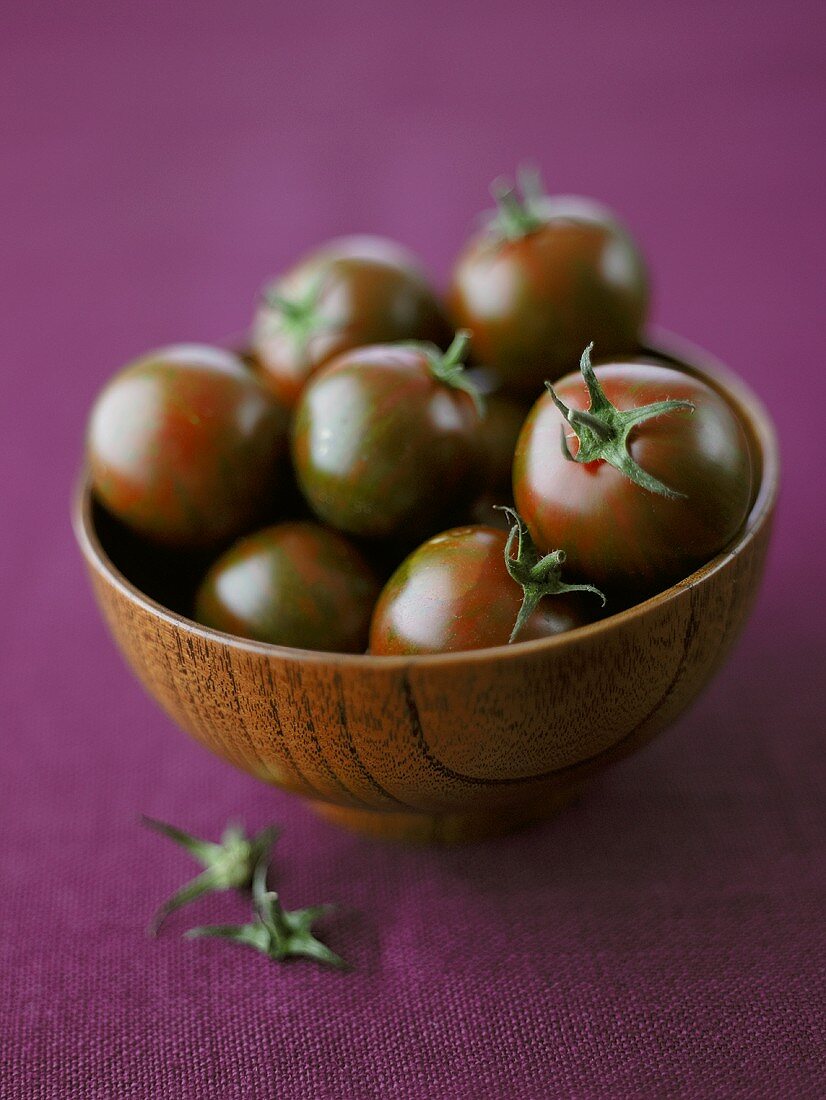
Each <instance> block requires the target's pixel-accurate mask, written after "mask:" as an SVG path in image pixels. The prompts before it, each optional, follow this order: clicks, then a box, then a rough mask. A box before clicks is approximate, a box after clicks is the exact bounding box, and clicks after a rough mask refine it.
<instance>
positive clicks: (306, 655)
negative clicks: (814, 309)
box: [72, 329, 780, 670]
mask: <svg viewBox="0 0 826 1100" xmlns="http://www.w3.org/2000/svg"><path fill="white" fill-rule="evenodd" d="M646 352H648V353H651V352H653V353H655V354H656V355H658V356H660V357H662V358H665V359H671V360H674V361H675V362H676V364H677V365H678V366H680V367H681V368H682V369H684V370H685V369H686V368H687V373H689V374H693V375H695V376H696V377H699V378H700V379H702V380H704V381H707V382H710V383H711V384H712V387H713V388H714V389H715V390H717V391H718V392H720V393H721V394H722V395H723V396H724V397H727V398H729V399H731V398H733V403H734V405H735V408H736V410H737V411H738V412H739V414H740V416H741V419H747V420H748V423H749V426H750V428H751V431H752V433H753V435H754V437H755V440H756V442H757V444H758V447H759V452H760V459H761V477H760V484H759V486H758V488H757V492H756V494H755V498H754V501H753V503H752V506H751V509H750V511H749V514H748V516H747V517H746V522H745V524H744V526H743V528H742V530H741V531H740V533H739V535H738V536H737V537H736V538H735V539H734V541H733V542H732V543H730V544H729V545H728V546H727V547H726V548H725V549H724V550H722V551H721V552H720V553H719V554H717V555H716V556H715V557H714V558H712V559H711V560H710V561H708V562H706V563H705V564H704V565H702V566H700V568H699V569H697V570H695V571H694V572H693V573H691V574H689V575H688V576H687V577H684V578H683V579H682V580H680V581H678V582H677V583H676V584H674V585H671V587H669V588H666V589H664V590H663V591H662V592H658V593H657V594H656V595H654V596H651V597H650V598H649V599H647V600H644V601H643V602H641V603H638V604H634V605H632V606H631V607H629V608H625V609H624V610H622V611H618V612H616V613H615V614H614V615H608V616H606V618H604V619H599V620H597V621H596V622H593V623H587V624H585V625H584V626H579V627H576V628H574V629H573V630H568V631H565V632H564V633H562V634H557V635H554V636H552V637H550V638H539V639H536V640H535V641H525V642H516V643H514V644H513V645H503V646H492V647H488V648H486V649H467V650H460V651H457V652H451V653H420V654H393V655H382V654H374V653H329V652H326V651H324V650H313V649H298V648H294V647H292V646H282V645H275V644H273V643H271V642H258V641H254V640H253V639H249V638H241V637H239V636H238V635H236V634H227V633H225V632H224V631H221V630H214V629H213V628H212V627H207V626H202V625H201V624H200V623H197V622H195V621H194V620H193V619H189V618H187V617H186V616H185V615H181V614H179V613H178V612H175V611H171V610H170V609H169V608H168V607H164V605H163V604H160V603H158V602H157V601H156V600H154V599H152V598H151V597H150V596H147V595H146V594H145V593H144V592H142V591H141V590H140V589H139V588H137V587H136V586H135V585H134V584H132V582H131V581H130V580H129V579H128V578H127V577H126V576H124V574H123V573H121V571H120V570H119V569H118V568H117V566H116V565H115V564H114V562H113V561H112V560H111V558H109V556H108V555H107V554H106V552H105V551H104V549H103V546H102V545H101V542H100V540H99V538H98V535H97V531H96V529H95V524H94V520H93V514H92V491H91V485H90V482H89V477H88V473H87V472H86V471H85V470H84V472H83V473H81V475H80V477H79V478H78V480H77V484H76V487H75V490H74V494H73V502H72V527H73V529H74V534H75V538H76V540H77V542H78V544H79V546H80V549H81V551H82V553H83V556H84V558H85V560H86V562H87V563H88V564H89V565H91V566H92V567H93V568H94V569H95V570H96V572H98V573H99V574H100V575H101V576H102V577H103V578H104V579H105V580H106V581H107V583H108V584H110V585H111V586H112V587H114V588H116V589H117V590H118V591H120V593H121V594H122V595H123V596H125V597H126V598H127V599H128V600H129V601H130V602H131V603H134V604H137V605H138V606H139V607H141V608H142V609H143V610H144V611H146V612H148V613H149V614H150V615H152V616H154V617H155V618H159V619H161V620H163V621H164V622H166V623H168V624H169V625H171V626H174V627H176V628H177V629H179V630H183V631H184V632H185V633H187V634H190V635H194V636H195V637H198V638H203V639H206V640H208V641H210V642H213V643H216V642H217V643H220V644H222V645H225V646H229V647H230V648H232V649H236V650H240V651H243V652H245V653H255V654H258V655H260V656H266V657H270V658H278V659H281V660H289V661H297V662H301V663H302V664H316V665H328V666H336V667H337V668H341V667H342V666H347V667H351V668H354V669H356V668H359V669H380V668H381V669H385V670H392V669H393V668H408V667H410V666H415V667H417V668H428V667H433V666H443V665H455V664H484V663H486V662H488V661H490V660H491V659H496V660H498V661H509V660H520V659H521V658H523V657H533V656H536V655H537V654H540V653H544V652H546V651H550V650H553V649H555V648H557V647H559V646H563V645H566V644H569V643H570V642H571V641H573V640H575V639H576V640H579V639H583V638H586V637H594V636H596V635H599V634H601V633H604V632H608V631H612V630H616V629H617V628H618V627H620V626H621V625H622V624H623V623H625V622H629V621H631V620H633V619H637V618H639V617H641V616H644V615H646V614H648V613H649V612H650V611H651V610H652V608H654V607H659V606H661V605H665V604H668V603H672V602H673V601H674V600H676V599H678V598H679V597H680V596H681V595H682V594H683V593H684V592H685V591H686V590H688V589H691V588H694V587H696V586H697V585H698V584H700V583H702V581H704V580H705V579H707V578H708V577H710V576H713V575H714V574H715V573H718V572H719V571H720V570H722V569H724V568H725V567H726V566H727V565H728V564H729V563H730V562H731V561H732V560H733V559H734V558H735V557H736V556H737V555H738V554H740V553H741V552H742V550H743V549H744V548H745V547H746V546H747V545H748V544H749V543H750V542H751V541H752V540H753V539H754V538H755V537H756V536H757V534H758V533H759V532H760V530H761V529H762V528H763V526H764V524H765V523H766V521H767V519H768V518H769V517H770V515H771V513H772V510H773V508H774V504H775V501H776V499H777V494H778V488H779V480H780V456H779V448H778V442H777V434H776V431H775V428H774V425H773V423H772V421H771V418H770V416H769V414H768V412H767V410H766V408H765V406H764V405H763V403H762V401H761V400H760V398H758V397H757V395H756V394H755V393H754V392H753V391H752V389H751V388H750V387H749V386H748V385H747V384H746V383H745V382H744V381H742V379H740V378H739V377H738V376H737V375H735V374H734V373H733V372H732V371H730V370H729V369H728V368H727V367H725V366H724V365H723V364H722V363H721V362H720V361H719V360H717V359H716V358H715V357H714V356H712V355H711V354H709V353H708V352H706V351H704V350H703V349H701V348H699V347H697V346H696V345H695V344H693V343H690V342H689V341H687V340H684V339H683V338H682V337H677V336H674V335H673V334H671V333H670V332H665V331H663V330H660V329H654V330H652V331H651V332H649V333H648V334H647V339H646V341H645V343H644V345H643V346H642V348H641V353H642V354H645V353H646Z"/></svg>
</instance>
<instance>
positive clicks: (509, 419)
mask: <svg viewBox="0 0 826 1100" xmlns="http://www.w3.org/2000/svg"><path fill="white" fill-rule="evenodd" d="M529 412H530V406H529V405H526V404H525V403H523V402H521V401H516V400H515V399H514V398H511V397H507V396H506V395H505V394H501V393H497V394H493V395H492V396H491V397H487V398H486V399H485V414H484V416H483V418H482V423H481V424H480V426H479V443H480V446H481V449H482V454H483V457H484V467H483V469H484V473H483V481H484V487H485V491H486V492H487V493H490V494H497V493H498V494H499V495H500V496H502V497H509V496H510V489H511V473H512V470H513V455H514V451H515V450H516V441H517V440H518V439H519V433H520V431H521V430H522V425H523V424H524V423H525V419H526V417H527V415H528V413H529ZM500 503H503V501H500Z"/></svg>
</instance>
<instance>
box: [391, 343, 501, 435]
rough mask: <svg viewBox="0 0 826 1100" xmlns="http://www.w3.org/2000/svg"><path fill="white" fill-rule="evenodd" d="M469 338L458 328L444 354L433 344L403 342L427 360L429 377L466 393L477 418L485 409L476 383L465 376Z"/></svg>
mask: <svg viewBox="0 0 826 1100" xmlns="http://www.w3.org/2000/svg"><path fill="white" fill-rule="evenodd" d="M470 336H471V333H470V330H469V329H466V328H460V329H459V330H458V331H457V333H456V335H455V336H454V337H453V340H452V341H451V344H450V347H449V348H448V349H447V351H445V352H443V351H442V350H441V349H440V348H437V347H436V345H435V344H426V343H418V342H413V343H411V342H408V341H405V344H404V346H405V347H412V348H416V349H418V350H419V351H420V352H421V353H422V355H424V357H425V359H427V365H428V368H429V370H430V373H431V375H432V376H433V377H434V378H435V379H436V380H437V381H438V382H443V383H444V384H445V385H446V386H450V387H451V388H452V389H454V390H462V391H463V392H464V393H466V394H467V395H468V397H469V398H470V399H471V401H472V402H473V404H474V407H475V409H476V411H477V413H478V414H479V416H483V415H484V411H485V409H484V403H483V400H482V393H481V391H480V390H479V387H478V386H477V385H476V383H475V382H473V381H471V379H470V378H468V377H467V375H466V374H465V364H464V362H463V360H464V357H465V352H466V351H467V348H468V344H469V343H470Z"/></svg>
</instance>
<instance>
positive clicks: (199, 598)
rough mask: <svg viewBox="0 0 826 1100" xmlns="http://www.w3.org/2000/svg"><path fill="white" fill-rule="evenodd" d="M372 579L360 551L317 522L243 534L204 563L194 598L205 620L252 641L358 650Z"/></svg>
mask: <svg viewBox="0 0 826 1100" xmlns="http://www.w3.org/2000/svg"><path fill="white" fill-rule="evenodd" d="M378 593H379V585H378V582H377V581H376V578H375V577H374V575H373V572H372V570H371V569H370V567H369V566H368V564H367V562H366V561H365V560H364V558H363V557H362V555H361V554H360V553H359V551H358V550H357V549H356V548H355V547H354V546H353V545H352V544H351V543H350V542H349V541H348V540H347V539H346V538H345V537H344V536H343V535H340V534H338V533H337V532H335V531H331V530H329V528H326V527H322V526H321V525H320V524H317V523H309V522H295V523H280V524H276V525H275V526H274V527H266V528H265V529H264V530H263V531H257V532H256V533H255V534H252V535H247V536H246V537H245V538H243V539H241V540H240V541H239V542H237V543H236V544H235V545H234V546H232V547H231V548H230V549H229V550H227V551H226V553H224V554H223V555H222V556H221V557H220V558H219V559H218V560H217V561H216V562H215V564H214V565H213V566H212V567H211V568H210V570H209V571H208V573H207V575H206V577H205V578H204V580H203V582H202V584H201V586H200V588H199V590H198V593H197V595H196V598H195V617H196V619H197V620H198V621H199V622H201V623H203V624H204V625H205V626H211V627H213V628H214V629H216V630H223V631H224V632H225V633H227V634H237V635H240V636H241V637H244V638H253V639H255V640H256V641H259V642H271V643H273V644H275V645H285V646H294V647H297V648H299V649H321V650H326V651H328V652H336V653H359V652H364V649H365V647H366V645H367V633H368V628H369V625H370V614H371V612H372V610H373V604H374V603H375V602H376V597H377V596H378Z"/></svg>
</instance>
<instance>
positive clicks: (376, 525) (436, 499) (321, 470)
mask: <svg viewBox="0 0 826 1100" xmlns="http://www.w3.org/2000/svg"><path fill="white" fill-rule="evenodd" d="M466 343H467V335H466V334H459V335H458V336H457V338H456V339H455V340H454V342H453V344H452V345H451V347H450V349H449V350H448V352H447V353H446V354H445V355H442V353H441V352H439V350H438V349H437V348H436V347H435V346H428V345H406V344H386V345H376V346H374V347H369V348H360V349H357V350H355V351H351V352H347V353H346V354H344V355H341V356H339V358H337V359H335V360H334V361H333V362H332V363H330V364H329V365H328V366H327V367H325V368H323V369H322V370H321V371H320V372H319V373H318V374H317V375H316V376H315V377H314V378H313V379H312V381H311V382H310V384H309V385H308V386H307V388H306V390H305V391H304V393H303V394H302V397H301V400H300V402H299V404H298V407H297V409H296V411H295V416H294V420H293V444H292V453H293V463H294V466H295V471H296V475H297V477H298V482H299V485H300V487H301V490H302V492H303V493H304V496H305V497H306V499H307V500H308V502H309V503H310V506H311V507H312V509H313V511H314V512H315V513H316V515H317V516H319V517H320V518H321V519H322V520H324V521H325V522H327V523H329V524H331V525H332V526H333V527H338V528H340V529H341V530H342V531H347V532H349V533H351V534H354V535H364V536H372V537H390V536H403V537H405V538H406V539H407V540H408V545H410V543H411V541H413V540H415V539H416V538H417V537H418V538H420V537H422V536H423V535H425V534H429V533H430V532H431V531H433V530H438V527H437V526H436V522H437V520H438V519H439V517H440V516H441V515H442V514H443V513H444V512H445V511H446V510H447V509H449V508H451V507H453V506H454V505H457V504H458V503H459V502H460V501H461V500H463V499H465V500H466V499H469V498H470V496H471V495H472V493H473V491H474V489H475V488H476V483H477V479H478V476H479V466H480V458H479V449H478V442H477V438H476V437H477V433H478V431H479V425H480V420H481V418H480V411H479V407H478V395H476V393H475V391H473V390H472V387H471V384H470V383H469V382H467V381H466V379H465V378H464V376H463V374H462V368H461V363H460V360H461V355H462V352H463V350H464V347H465V345H466Z"/></svg>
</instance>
